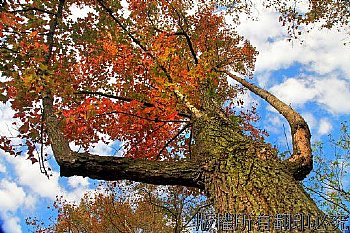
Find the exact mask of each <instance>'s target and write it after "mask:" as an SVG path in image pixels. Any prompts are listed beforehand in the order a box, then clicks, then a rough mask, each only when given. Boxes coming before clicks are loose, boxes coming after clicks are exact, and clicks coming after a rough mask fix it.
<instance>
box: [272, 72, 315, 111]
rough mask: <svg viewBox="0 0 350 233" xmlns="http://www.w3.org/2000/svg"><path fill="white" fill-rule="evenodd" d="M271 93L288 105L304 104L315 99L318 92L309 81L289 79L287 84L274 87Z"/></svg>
mask: <svg viewBox="0 0 350 233" xmlns="http://www.w3.org/2000/svg"><path fill="white" fill-rule="evenodd" d="M270 91H271V92H272V93H273V94H274V95H276V96H277V97H278V98H280V99H281V100H283V101H284V102H285V103H286V104H293V105H295V104H297V105H298V104H304V103H306V102H307V101H310V100H312V99H314V98H315V97H316V95H317V90H316V89H315V88H313V87H312V83H310V82H308V81H307V80H301V79H295V78H289V79H287V80H286V81H285V82H283V83H281V84H279V85H275V86H273V87H272V88H271V89H270Z"/></svg>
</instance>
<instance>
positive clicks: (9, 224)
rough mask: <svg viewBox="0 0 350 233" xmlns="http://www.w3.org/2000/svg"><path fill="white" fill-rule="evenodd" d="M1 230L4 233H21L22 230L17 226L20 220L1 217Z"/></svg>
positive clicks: (11, 217)
mask: <svg viewBox="0 0 350 233" xmlns="http://www.w3.org/2000/svg"><path fill="white" fill-rule="evenodd" d="M3 221H4V223H3V225H2V227H3V229H4V230H5V232H6V233H22V228H21V226H20V224H19V222H20V219H19V218H18V217H15V216H6V217H3Z"/></svg>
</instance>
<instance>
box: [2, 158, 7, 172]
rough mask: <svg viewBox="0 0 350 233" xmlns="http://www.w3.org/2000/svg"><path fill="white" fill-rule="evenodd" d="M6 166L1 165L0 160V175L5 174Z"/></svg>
mask: <svg viewBox="0 0 350 233" xmlns="http://www.w3.org/2000/svg"><path fill="white" fill-rule="evenodd" d="M6 170H7V169H6V166H5V164H2V161H1V160H0V173H5V172H6Z"/></svg>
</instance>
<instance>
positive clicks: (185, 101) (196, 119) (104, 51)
mask: <svg viewBox="0 0 350 233" xmlns="http://www.w3.org/2000/svg"><path fill="white" fill-rule="evenodd" d="M312 2H313V1H310V3H311V4H313V3H312ZM278 3H280V2H277V3H276V4H277V5H278ZM72 5H77V6H79V7H88V8H89V9H90V13H89V14H88V16H87V17H85V18H83V19H81V18H80V19H78V20H76V21H74V20H72V19H71V17H70V16H71V11H70V7H71V6H72ZM128 9H129V10H130V12H126V11H125V9H124V8H123V7H122V6H121V3H120V1H113V0H111V1H103V0H97V1H89V0H86V1H69V0H59V1H50V2H47V1H33V2H32V3H27V4H24V3H16V2H12V1H4V2H3V3H2V4H1V19H2V21H1V26H0V27H1V34H0V36H1V38H2V39H1V49H2V53H1V62H0V65H1V71H2V75H3V76H4V77H5V78H6V80H5V81H4V82H2V86H1V88H2V96H1V97H2V100H3V101H5V102H6V101H9V102H10V103H11V106H12V108H13V109H14V110H15V111H16V114H15V116H14V117H17V118H19V119H20V120H21V121H22V124H21V125H19V131H20V135H19V136H20V137H21V138H22V139H23V141H24V145H23V146H26V147H27V148H28V150H27V152H26V153H28V158H29V159H31V160H32V161H33V162H36V161H38V160H39V162H40V164H41V168H42V169H43V172H47V171H46V170H45V166H44V160H45V158H44V157H45V154H44V153H43V151H44V150H43V149H42V150H41V154H40V155H39V157H38V159H37V158H36V157H35V156H34V150H35V145H36V144H40V145H42V146H43V145H51V147H52V150H53V153H54V156H55V159H56V161H57V162H58V164H59V166H60V172H61V175H63V176H72V175H81V176H88V177H90V178H94V179H103V180H122V179H128V180H133V181H140V182H144V183H151V184H162V185H183V186H187V187H195V188H199V189H202V190H204V192H205V194H206V195H207V196H208V198H210V200H211V201H212V202H213V204H214V207H215V209H216V211H218V212H244V213H250V214H252V215H259V214H268V215H276V214H278V213H286V212H287V213H290V214H297V213H305V214H312V215H319V214H321V211H320V210H319V209H318V208H317V206H316V204H315V203H314V202H313V200H312V199H311V198H310V197H309V195H308V194H307V193H306V192H305V191H304V189H303V187H302V186H301V184H300V182H299V181H300V180H302V179H304V178H305V176H306V175H308V174H309V172H310V171H311V170H312V155H311V147H310V137H311V135H310V132H309V128H308V126H307V124H306V122H305V120H304V119H303V118H302V117H301V116H300V115H299V114H298V113H297V112H295V111H294V110H293V109H292V108H291V107H290V106H288V105H286V104H285V103H283V102H282V101H280V100H279V99H278V98H276V97H275V96H273V95H272V94H271V93H269V92H267V91H266V90H264V89H261V88H259V87H257V86H255V85H253V84H251V83H249V82H248V81H246V78H249V77H251V76H252V72H253V67H254V61H255V55H256V54H257V52H256V51H255V50H254V48H253V47H252V46H251V45H250V44H249V42H248V41H246V40H244V38H242V37H241V36H239V35H237V33H236V32H235V31H234V30H233V29H232V28H230V27H228V26H227V25H226V24H225V21H224V18H223V16H222V15H221V14H220V13H215V11H216V10H217V8H216V6H215V3H210V2H207V3H205V2H200V3H198V5H194V4H193V3H192V1H166V0H165V1H128ZM236 9H237V11H241V10H245V9H246V8H239V7H238V8H236ZM228 78H231V79H234V80H236V81H237V82H238V83H240V84H241V85H242V86H243V87H245V88H247V89H249V90H250V91H252V92H253V93H255V94H256V95H258V96H259V97H261V98H263V99H265V100H266V101H267V102H268V103H269V104H271V105H272V106H273V107H274V108H275V109H276V110H278V111H279V112H280V113H281V114H282V115H283V116H284V117H285V118H286V119H287V120H288V122H289V124H290V127H291V134H292V141H293V153H292V156H291V157H290V158H288V159H286V160H281V159H279V158H278V156H277V151H276V150H275V149H274V148H273V147H272V146H271V145H269V144H267V143H265V142H263V141H262V140H261V138H260V137H259V134H258V131H257V130H256V129H254V128H252V127H251V125H250V122H249V120H250V119H252V118H253V116H254V111H253V110H252V112H250V113H248V114H246V113H241V114H238V115H237V114H235V112H234V111H235V110H234V109H233V108H232V107H233V106H234V105H235V103H236V102H237V98H236V96H237V93H239V92H240V91H242V88H241V87H233V86H230V85H229V84H228V81H227V79H228ZM238 102H239V101H238ZM223 106H230V107H229V108H227V111H225V110H223ZM247 129H248V130H249V131H250V135H249V134H248V133H247V131H246V130H247ZM99 140H103V141H106V140H110V141H115V140H119V141H122V142H123V143H124V145H123V146H122V148H123V149H124V157H115V156H98V155H94V154H91V153H89V150H88V149H89V147H90V146H91V145H92V144H93V143H95V142H97V141H99ZM69 143H75V144H76V145H80V146H81V147H82V148H83V149H84V152H75V151H73V150H71V148H70V145H69ZM1 147H2V149H4V150H6V151H8V152H10V153H12V154H14V155H15V154H22V153H24V152H23V151H18V150H16V149H14V148H13V146H12V145H11V142H10V141H9V140H8V139H7V138H6V137H2V138H1Z"/></svg>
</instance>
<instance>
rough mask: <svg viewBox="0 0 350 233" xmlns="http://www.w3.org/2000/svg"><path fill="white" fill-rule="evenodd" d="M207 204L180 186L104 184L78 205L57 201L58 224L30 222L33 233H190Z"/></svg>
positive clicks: (32, 220)
mask: <svg viewBox="0 0 350 233" xmlns="http://www.w3.org/2000/svg"><path fill="white" fill-rule="evenodd" d="M208 206H209V204H208V203H207V202H206V200H205V198H203V197H201V196H198V195H193V192H191V190H189V189H187V188H185V187H180V186H168V187H162V188H160V186H158V188H157V187H156V186H154V185H144V184H137V183H132V184H125V183H118V182H114V183H103V184H101V185H100V186H99V187H98V188H97V189H96V190H95V191H94V192H92V193H86V194H85V195H84V197H83V198H82V199H81V202H80V203H79V205H76V204H73V203H70V202H68V201H65V200H63V199H62V198H59V199H58V200H57V201H56V202H55V204H54V209H56V210H58V217H57V220H54V221H53V224H52V225H51V226H48V227H47V226H46V227H45V224H44V223H43V222H40V221H39V220H38V219H35V218H29V219H27V222H28V224H29V225H32V227H33V228H34V230H35V232H114V233H115V232H121V233H125V232H133V233H134V232H135V233H136V232H141V231H142V232H151V233H152V232H171V233H180V232H191V226H193V222H194V221H195V215H196V214H197V213H198V212H199V211H201V210H202V209H203V208H207V207H208Z"/></svg>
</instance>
